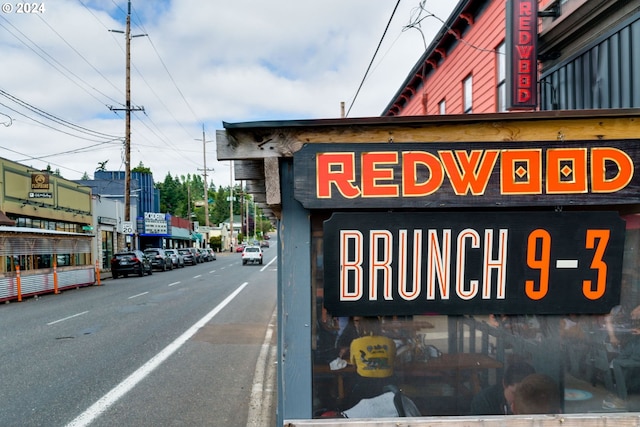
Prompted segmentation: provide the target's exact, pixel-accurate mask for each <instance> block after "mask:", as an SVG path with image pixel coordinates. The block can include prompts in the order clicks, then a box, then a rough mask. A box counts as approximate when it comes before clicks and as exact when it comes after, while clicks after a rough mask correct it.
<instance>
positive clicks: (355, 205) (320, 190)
mask: <svg viewBox="0 0 640 427" xmlns="http://www.w3.org/2000/svg"><path fill="white" fill-rule="evenodd" d="M639 167H640V144H639V143H638V141H637V140H621V141H557V142H545V143H541V142H513V141H512V142H499V143H497V142H495V143H486V142H482V143H481V142H457V143H455V144H451V143H446V144H445V143H443V144H439V143H419V142H417V143H394V144H375V143H371V144H308V145H305V146H304V147H303V148H302V149H301V150H300V151H298V152H296V153H295V154H294V168H295V172H296V173H295V182H294V191H295V198H296V199H297V200H298V201H299V202H300V203H302V205H303V206H304V207H305V208H307V209H369V208H385V209H386V208H398V207H399V206H402V207H403V208H447V207H476V208H477V207H505V206H542V205H544V206H570V205H573V206H581V205H611V204H633V203H640V174H636V173H635V171H636V170H639Z"/></svg>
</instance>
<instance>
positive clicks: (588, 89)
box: [382, 0, 640, 116]
mask: <svg viewBox="0 0 640 427" xmlns="http://www.w3.org/2000/svg"><path fill="white" fill-rule="evenodd" d="M523 3H525V4H526V3H527V2H526V1H522V0H508V1H498V0H462V1H460V2H459V4H458V5H457V7H456V8H455V9H454V11H453V12H452V14H451V16H450V17H449V19H448V20H447V21H446V23H445V25H443V27H442V29H441V30H440V32H439V33H438V34H437V36H436V37H435V38H434V40H433V42H432V43H431V45H430V46H429V47H428V49H427V50H426V51H425V53H424V54H423V55H422V57H421V58H420V60H419V61H418V62H417V63H416V65H415V66H414V67H413V69H412V70H411V71H410V73H409V74H408V76H407V78H406V79H405V81H404V83H403V85H402V86H401V87H400V88H399V90H398V92H397V93H396V95H395V96H394V98H393V99H392V100H391V102H390V103H389V104H388V105H387V107H386V108H385V110H384V111H383V112H382V115H383V116H411V115H436V114H466V113H495V112H504V111H507V110H508V106H509V105H512V104H511V103H510V102H509V98H508V96H507V94H508V93H509V90H511V89H512V88H513V85H515V84H517V83H518V79H517V78H515V77H514V78H513V79H511V80H510V79H508V70H509V66H508V64H509V63H510V62H509V60H510V58H512V55H517V54H518V50H517V49H518V46H517V41H518V40H517V37H518V34H516V33H515V31H511V32H510V31H508V30H507V26H508V20H507V8H508V7H509V6H513V7H515V8H516V9H517V10H516V13H517V11H518V10H520V9H518V8H522V7H523ZM529 3H534V1H532V0H529ZM533 6H535V4H534V5H533ZM524 10H525V12H526V9H524ZM537 18H538V19H537V20H536V19H534V21H535V25H537V28H538V31H537V34H538V37H537V39H534V40H533V43H534V47H535V48H537V49H536V51H534V52H533V53H532V55H535V53H536V52H537V55H535V56H533V64H532V66H533V67H536V66H537V71H538V82H537V85H536V84H535V83H536V82H533V85H532V88H533V91H534V95H536V98H537V99H536V103H535V104H534V105H535V107H533V108H532V107H527V109H529V110H534V109H538V110H557V109H561V110H573V109H602V108H637V107H640V43H639V42H638V40H640V2H639V1H625V2H620V1H613V0H610V1H601V2H594V1H587V0H564V1H561V0H556V1H551V0H540V1H538V13H537ZM527 22H530V21H527ZM518 23H519V22H517V21H516V22H514V23H513V24H512V25H511V26H510V27H509V28H510V29H512V30H513V28H514V25H518ZM520 24H522V22H520ZM525 24H526V23H525ZM510 34H512V35H513V38H510ZM534 34H535V28H534ZM514 40H515V42H516V43H515V45H514V44H513V43H511V44H510V43H509V42H510V41H514ZM509 46H511V48H509ZM536 58H537V61H535V59H536ZM514 67H515V66H514ZM519 109H520V110H522V108H519Z"/></svg>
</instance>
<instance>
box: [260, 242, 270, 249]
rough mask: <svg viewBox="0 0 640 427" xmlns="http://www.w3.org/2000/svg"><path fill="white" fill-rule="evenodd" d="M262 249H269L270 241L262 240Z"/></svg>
mask: <svg viewBox="0 0 640 427" xmlns="http://www.w3.org/2000/svg"><path fill="white" fill-rule="evenodd" d="M260 247H261V248H268V247H269V241H268V240H262V241H261V242H260Z"/></svg>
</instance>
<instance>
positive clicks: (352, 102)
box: [345, 0, 401, 117]
mask: <svg viewBox="0 0 640 427" xmlns="http://www.w3.org/2000/svg"><path fill="white" fill-rule="evenodd" d="M400 1H401V0H398V1H397V2H396V5H395V7H394V8H393V11H392V12H391V16H390V17H389V21H388V22H387V26H386V27H385V28H384V32H383V33H382V37H380V41H379V42H378V46H377V47H376V50H375V52H374V53H373V56H372V57H371V61H370V62H369V65H368V66H367V70H366V71H365V72H364V76H363V77H362V80H361V81H360V85H359V86H358V90H357V91H356V94H355V95H354V97H353V99H352V100H351V104H350V105H349V108H348V109H347V112H346V114H345V117H348V116H349V113H350V112H351V108H352V107H353V104H355V102H356V99H357V98H358V95H359V94H360V90H361V89H362V86H363V85H364V82H365V80H366V79H367V76H368V75H369V70H371V66H372V65H373V61H374V60H375V58H376V55H377V54H378V51H379V50H380V46H381V45H382V42H383V41H384V38H385V36H386V35H387V31H388V30H389V26H390V25H391V21H392V20H393V17H394V16H395V14H396V11H397V10H398V6H400Z"/></svg>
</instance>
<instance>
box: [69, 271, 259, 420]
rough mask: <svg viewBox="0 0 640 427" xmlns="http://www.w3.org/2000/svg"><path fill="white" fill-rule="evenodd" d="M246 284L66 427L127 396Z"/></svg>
mask: <svg viewBox="0 0 640 427" xmlns="http://www.w3.org/2000/svg"><path fill="white" fill-rule="evenodd" d="M247 284H248V283H247V282H244V283H243V284H242V285H240V286H239V287H238V289H236V290H235V291H233V293H232V294H231V295H229V296H228V297H226V298H225V299H224V300H223V301H222V302H221V303H220V304H218V305H217V306H216V307H215V308H214V309H213V310H211V311H210V312H209V313H207V314H206V315H205V316H204V317H203V318H202V319H200V320H198V321H197V322H196V323H195V324H194V325H193V326H191V327H190V328H189V329H187V330H186V331H185V332H184V333H183V334H182V335H180V336H179V337H178V338H176V340H175V341H173V342H172V343H171V344H169V345H168V346H166V347H165V348H164V349H163V350H162V351H160V353H158V354H156V355H155V356H153V357H152V358H151V359H149V361H148V362H147V363H145V364H144V365H142V366H141V367H140V368H138V369H137V370H136V371H135V372H134V373H132V374H131V375H129V376H128V377H127V378H126V379H125V380H124V381H122V382H121V383H120V384H118V385H117V386H115V387H114V388H112V389H111V391H109V392H108V393H107V394H105V395H104V396H102V397H101V398H100V399H98V401H97V402H96V403H94V404H93V405H91V406H90V407H89V408H87V410H85V411H84V412H83V413H82V414H80V415H78V416H77V417H76V419H74V420H73V421H71V422H70V423H69V424H67V427H78V426H87V425H89V424H90V423H91V422H92V421H93V420H95V419H96V418H98V417H99V416H100V415H101V414H102V413H103V412H105V411H106V410H107V409H109V408H110V407H111V406H112V405H113V404H114V403H116V402H117V401H118V400H119V399H120V398H121V397H123V396H124V395H125V394H127V393H128V392H129V391H130V390H131V389H133V388H134V387H135V386H136V385H137V384H138V383H139V382H140V381H142V380H143V379H144V378H145V377H146V376H147V375H149V374H150V373H151V372H153V371H154V370H155V369H156V368H157V367H158V366H160V365H161V364H162V363H163V362H164V361H165V360H167V359H168V358H169V356H171V355H172V354H173V353H174V352H175V351H176V350H178V349H179V348H180V347H182V345H183V344H184V343H185V342H187V340H188V339H189V338H191V337H192V336H194V335H195V334H196V332H198V330H200V328H202V327H203V326H204V325H206V324H207V322H209V321H210V320H211V319H213V318H214V317H215V316H216V315H217V314H218V313H219V312H220V311H221V310H222V309H223V308H225V307H226V306H227V304H229V303H230V302H231V301H233V299H234V298H235V297H237V296H238V294H239V293H240V292H241V291H242V290H243V289H244V288H245V287H246V286H247Z"/></svg>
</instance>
